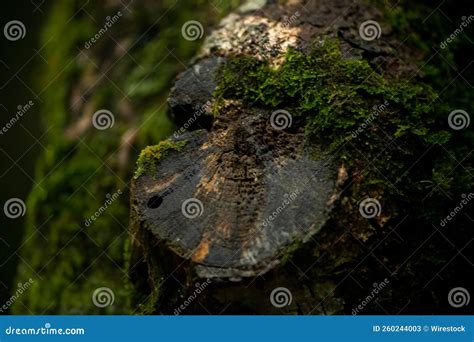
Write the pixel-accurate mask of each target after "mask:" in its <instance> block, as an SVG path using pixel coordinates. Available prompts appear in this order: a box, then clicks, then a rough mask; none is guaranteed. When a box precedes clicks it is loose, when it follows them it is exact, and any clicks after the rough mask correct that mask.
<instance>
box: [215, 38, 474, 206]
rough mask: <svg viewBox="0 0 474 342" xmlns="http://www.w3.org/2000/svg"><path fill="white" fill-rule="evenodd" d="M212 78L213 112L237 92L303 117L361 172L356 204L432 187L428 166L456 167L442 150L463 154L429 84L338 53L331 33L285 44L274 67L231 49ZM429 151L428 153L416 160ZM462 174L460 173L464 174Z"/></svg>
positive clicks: (314, 134) (311, 131)
mask: <svg viewBox="0 0 474 342" xmlns="http://www.w3.org/2000/svg"><path fill="white" fill-rule="evenodd" d="M217 77H218V81H219V83H218V86H217V88H216V92H215V96H216V98H217V100H218V101H217V102H216V107H215V108H214V112H215V113H216V114H218V113H219V111H220V106H221V104H222V103H223V101H224V100H225V99H238V100H241V101H242V102H243V103H244V104H248V105H252V106H261V107H264V108H267V109H269V110H275V109H286V110H288V111H289V112H290V114H291V115H292V116H293V117H300V118H303V119H304V122H306V126H305V127H306V134H307V136H308V138H309V141H312V142H313V143H315V144H316V145H322V146H326V149H328V150H329V151H331V153H333V154H334V155H335V156H336V161H338V162H340V163H342V162H344V163H345V164H346V166H347V167H348V169H349V170H350V171H351V172H354V173H357V174H358V178H357V181H356V182H354V184H353V187H352V189H353V191H354V193H353V194H352V196H353V201H354V203H353V204H356V203H355V202H356V201H358V200H360V198H363V197H364V196H367V195H368V194H371V193H372V194H374V193H382V192H383V193H385V196H386V197H388V198H390V197H391V196H392V197H395V196H399V197H400V196H402V197H403V194H413V193H416V191H429V189H428V188H426V187H425V186H426V185H427V184H430V183H429V182H432V181H433V182H434V180H432V178H433V176H435V174H434V175H433V174H431V172H430V171H431V170H437V169H439V168H442V169H444V168H447V167H453V166H454V165H453V163H452V161H451V162H450V163H449V162H448V164H447V166H444V167H443V166H442V165H443V163H446V160H441V159H440V158H439V151H440V150H444V149H446V150H448V149H449V150H450V153H453V155H458V154H459V153H461V151H456V149H458V147H456V146H453V144H452V136H453V131H452V130H450V129H449V126H448V125H447V122H446V119H447V115H448V114H449V112H450V109H449V107H448V106H447V105H446V104H443V103H439V101H437V100H438V98H437V94H436V93H435V92H434V91H433V89H432V88H431V87H430V86H428V85H426V84H424V83H421V82H419V80H416V81H414V80H409V79H404V78H397V79H394V78H389V77H387V76H383V75H382V74H379V73H378V72H377V71H376V70H374V69H373V68H372V66H371V65H370V64H369V63H368V62H367V61H366V60H361V59H346V58H342V56H341V52H340V48H339V45H338V42H337V40H335V39H326V40H325V41H324V42H323V43H322V44H319V45H315V46H314V48H313V50H312V51H311V52H310V53H308V54H305V53H302V52H300V51H295V50H289V51H288V52H287V53H286V56H285V59H284V62H283V63H282V64H281V65H279V66H277V67H274V66H272V65H271V63H270V62H269V61H262V60H257V59H256V58H254V57H252V56H234V57H231V58H229V60H228V62H227V63H226V65H224V66H222V67H221V68H220V70H219V71H218V73H217ZM461 134H463V133H461ZM465 134H468V133H465ZM441 146H443V147H441ZM427 150H428V152H430V153H429V155H428V156H427V157H428V158H427V159H426V160H423V161H422V162H419V161H417V159H419V158H420V156H424V155H425V154H424V152H425V151H427ZM417 163H418V164H417ZM414 164H417V166H418V167H417V168H415V169H413V168H411V166H412V165H414ZM467 175H468V173H466V174H465V173H464V172H463V178H465V177H466V176H467ZM468 183H469V184H471V183H472V181H469V182H468ZM414 184H416V185H414ZM457 187H459V184H458V186H457ZM452 189H454V188H452ZM413 196H415V198H419V197H417V196H420V193H416V195H413ZM404 201H405V199H404Z"/></svg>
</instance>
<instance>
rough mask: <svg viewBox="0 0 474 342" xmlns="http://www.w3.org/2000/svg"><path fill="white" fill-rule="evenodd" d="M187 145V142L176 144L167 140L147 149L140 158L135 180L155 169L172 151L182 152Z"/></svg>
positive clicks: (141, 153) (177, 142)
mask: <svg viewBox="0 0 474 342" xmlns="http://www.w3.org/2000/svg"><path fill="white" fill-rule="evenodd" d="M187 143H188V142H187V141H186V140H183V141H176V142H175V141H171V140H165V141H162V142H160V143H159V144H158V145H154V146H147V147H145V148H144V149H143V150H142V151H141V152H140V156H139V157H138V160H137V167H136V170H135V174H134V176H133V178H134V179H138V178H139V177H140V176H141V175H143V174H144V173H145V172H147V171H148V170H151V169H153V168H154V167H155V166H156V163H157V162H158V161H159V160H160V159H162V158H164V157H166V156H167V155H168V154H169V153H170V152H171V151H181V150H182V149H183V148H184V146H186V144H187Z"/></svg>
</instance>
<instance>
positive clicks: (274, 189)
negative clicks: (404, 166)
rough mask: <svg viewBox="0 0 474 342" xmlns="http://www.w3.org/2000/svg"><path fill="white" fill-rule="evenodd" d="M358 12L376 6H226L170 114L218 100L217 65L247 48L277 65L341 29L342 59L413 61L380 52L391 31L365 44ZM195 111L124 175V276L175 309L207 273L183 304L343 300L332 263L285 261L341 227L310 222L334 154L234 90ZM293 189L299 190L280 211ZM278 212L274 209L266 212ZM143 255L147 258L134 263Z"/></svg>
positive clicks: (330, 184) (325, 200) (337, 306)
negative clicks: (127, 216)
mask: <svg viewBox="0 0 474 342" xmlns="http://www.w3.org/2000/svg"><path fill="white" fill-rule="evenodd" d="M295 13H296V15H295ZM364 16H370V17H372V18H374V17H376V16H377V13H376V12H375V11H374V10H373V9H372V8H369V7H366V6H363V5H361V4H355V5H353V6H350V2H349V1H335V2H331V3H327V2H325V1H309V2H293V3H291V2H290V4H288V5H286V6H280V5H276V4H275V5H268V6H266V7H264V8H262V9H259V10H257V11H251V12H250V13H244V14H242V13H241V14H232V15H230V16H229V17H227V18H226V19H224V20H223V22H222V23H221V26H220V27H219V28H218V29H217V30H216V31H215V32H214V33H213V34H212V35H211V36H210V37H209V38H208V39H207V41H206V44H205V46H204V48H203V51H202V53H201V54H200V56H199V58H198V59H197V60H196V61H195V62H194V64H193V65H191V66H190V67H189V69H188V70H187V71H185V72H184V73H183V74H182V75H180V77H178V80H177V82H176V84H175V87H174V88H173V90H172V93H171V95H170V98H169V104H170V108H171V114H172V116H173V118H174V120H175V122H176V123H177V124H178V125H179V124H181V125H182V124H184V123H186V122H188V120H189V119H190V118H192V117H193V114H194V113H196V111H198V110H200V108H207V106H206V104H209V102H208V101H210V103H212V102H213V101H214V99H213V98H212V93H213V92H214V90H215V86H216V83H217V82H216V80H215V79H214V78H215V75H216V70H217V68H218V66H219V65H221V64H225V61H226V58H227V57H229V56H236V55H237V56H238V55H247V56H254V57H255V58H257V59H270V60H271V61H272V63H274V64H275V65H278V64H279V63H280V62H281V60H282V58H283V56H284V54H285V52H286V51H287V50H288V48H294V49H297V50H298V51H302V52H307V51H309V49H310V48H311V46H312V44H313V43H314V41H315V40H317V39H324V37H339V38H337V39H339V41H340V46H341V50H342V52H343V55H344V58H358V59H360V58H363V57H362V56H366V58H368V59H369V60H370V61H371V62H373V61H375V60H377V59H378V61H379V65H380V67H381V68H385V69H384V72H386V73H389V74H392V75H400V74H401V73H403V72H405V71H407V70H409V69H410V68H409V66H403V67H402V66H401V65H400V64H398V63H397V64H394V63H392V62H393V60H392V59H391V58H390V57H386V58H385V57H383V56H384V51H386V50H387V49H389V48H390V47H389V45H388V43H387V42H385V41H383V40H380V41H378V42H375V43H374V44H370V45H368V44H366V43H364V42H363V41H362V40H361V39H360V37H359V36H358V35H357V33H356V32H357V31H356V30H357V28H358V24H359V23H360V22H361V19H363V18H364ZM295 18H296V19H295ZM203 112H204V114H203V118H199V119H198V120H196V122H194V125H193V126H192V128H196V127H205V128H207V130H204V131H195V132H193V133H190V134H184V135H181V136H178V137H176V134H175V137H174V138H173V139H171V141H172V142H180V141H181V142H186V146H185V147H183V148H182V149H179V150H178V149H176V150H174V151H172V152H170V153H169V154H167V155H166V157H165V158H161V159H159V160H156V161H155V162H154V163H151V164H149V165H148V166H149V167H148V169H147V170H146V171H145V172H143V174H140V175H138V176H137V177H136V178H137V179H136V180H134V182H133V185H132V199H131V205H132V234H133V235H134V237H135V239H134V241H133V255H134V256H135V258H132V260H133V261H132V264H135V262H138V265H136V266H135V267H133V268H132V270H131V272H132V279H134V280H135V283H136V284H139V286H137V288H140V292H141V293H148V294H149V297H148V298H146V300H145V302H147V304H148V305H149V307H150V310H151V311H152V312H161V313H172V312H175V313H176V312H179V313H180V312H181V310H179V307H180V301H184V300H185V299H187V298H189V297H193V296H194V295H195V294H194V292H195V291H196V286H198V287H199V286H200V285H199V284H200V283H202V282H203V281H206V282H209V283H210V285H209V286H208V287H207V288H206V290H205V291H203V294H201V295H200V296H199V300H198V301H195V302H193V301H191V303H188V302H186V305H185V308H186V313H206V312H211V313H220V312H222V311H224V310H225V312H226V313H282V312H287V313H313V314H329V313H336V312H338V311H340V310H342V308H343V305H342V304H343V300H342V299H341V298H338V296H337V295H336V294H335V293H334V292H333V290H334V288H335V283H334V281H333V280H332V279H331V277H332V275H333V274H334V273H335V272H336V273H337V268H338V267H339V264H338V263H334V264H332V265H331V264H330V265H326V267H325V269H326V271H325V272H326V275H328V276H321V277H318V278H312V279H309V278H308V277H307V276H306V275H305V274H304V270H301V269H299V268H298V267H295V264H294V263H293V262H292V261H291V260H292V259H293V258H295V255H297V256H296V257H299V258H303V259H304V258H306V259H308V261H310V259H313V258H314V255H320V254H324V251H325V249H326V248H327V246H323V245H321V243H323V244H326V243H330V244H333V243H335V242H336V239H337V238H338V237H339V236H340V233H341V232H340V231H338V230H337V229H334V231H332V232H331V231H330V229H331V227H326V228H325V229H326V231H325V236H324V237H319V235H318V234H317V233H318V232H319V231H320V230H321V228H322V227H323V226H324V224H325V223H326V222H327V220H328V217H329V215H328V212H329V211H330V208H331V207H332V206H333V204H334V203H335V201H336V200H337V198H338V195H339V192H340V191H341V189H342V187H341V186H342V185H343V184H344V181H346V179H347V174H346V171H345V169H344V167H343V165H334V163H333V161H332V158H331V156H330V155H328V154H327V153H325V152H324V149H325V147H323V146H322V145H320V144H314V143H313V142H310V143H308V141H307V138H306V137H305V135H304V132H303V131H304V129H303V128H304V124H303V123H302V122H298V120H296V121H295V122H292V124H291V127H289V128H287V129H284V130H281V129H275V127H273V126H272V124H271V121H272V119H271V114H272V111H270V110H265V109H261V108H255V107H253V106H249V105H248V104H247V105H244V104H242V103H239V102H238V101H237V102H232V101H231V102H226V103H225V104H224V105H223V106H222V107H221V108H220V109H219V114H218V116H217V117H216V118H215V119H213V118H212V116H210V113H209V112H210V110H204V111H203ZM192 121H194V120H192ZM337 168H339V171H337ZM290 194H295V198H294V199H293V198H292V199H290V200H289V201H288V203H289V204H288V207H286V206H285V205H284V204H283V208H284V209H283V210H279V209H278V208H279V207H280V209H282V208H281V207H282V203H284V201H285V196H290ZM193 198H196V199H198V200H199V201H200V202H201V203H202V207H199V208H198V207H196V208H195V209H196V210H197V211H198V213H197V215H196V216H197V217H194V218H192V219H190V218H189V217H187V216H186V215H183V212H182V211H183V210H185V204H186V202H185V201H186V200H188V199H193ZM198 206H199V205H198ZM274 212H277V213H278V215H275V216H276V218H275V220H272V221H271V222H269V224H267V223H265V222H266V219H267V218H268V217H271V216H272V214H273V213H274ZM267 222H268V221H267ZM353 224H354V229H353V234H355V235H357V236H360V237H364V238H365V239H367V238H368V237H369V236H371V235H372V234H373V229H372V228H370V227H368V226H367V225H366V224H364V223H361V224H360V225H358V224H357V222H354V223H353ZM328 230H329V231H328ZM338 248H342V249H343V250H345V251H346V258H347V259H348V260H345V261H350V260H351V259H352V258H354V260H355V258H356V257H357V256H358V253H354V254H352V252H351V248H352V242H351V243H348V244H342V245H340V246H339V247H338ZM143 256H144V260H145V262H144V264H143V263H140V262H139V260H140V259H141V258H142V257H143ZM311 263H312V262H311V261H310V262H309V263H308V262H307V263H306V266H310V265H311ZM196 284H198V285H196ZM278 287H285V288H288V289H291V293H292V301H291V303H290V304H289V305H288V306H285V307H284V308H283V309H282V308H279V307H278V305H277V306H275V305H273V304H274V303H273V304H272V302H271V301H270V294H271V291H272V290H274V289H275V288H278ZM139 301H140V300H139ZM141 301H142V302H143V298H141ZM176 310H177V311H176Z"/></svg>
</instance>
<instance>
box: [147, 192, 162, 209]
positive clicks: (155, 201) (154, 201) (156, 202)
mask: <svg viewBox="0 0 474 342" xmlns="http://www.w3.org/2000/svg"><path fill="white" fill-rule="evenodd" d="M161 203H163V198H162V197H161V196H158V195H155V196H153V197H152V198H150V199H149V200H148V203H147V204H146V205H147V207H148V208H150V209H156V208H158V207H159V206H160V205H161Z"/></svg>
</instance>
